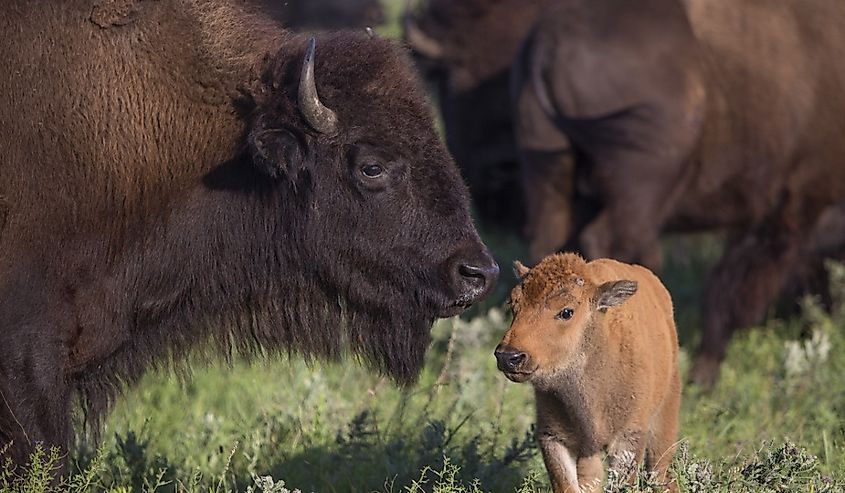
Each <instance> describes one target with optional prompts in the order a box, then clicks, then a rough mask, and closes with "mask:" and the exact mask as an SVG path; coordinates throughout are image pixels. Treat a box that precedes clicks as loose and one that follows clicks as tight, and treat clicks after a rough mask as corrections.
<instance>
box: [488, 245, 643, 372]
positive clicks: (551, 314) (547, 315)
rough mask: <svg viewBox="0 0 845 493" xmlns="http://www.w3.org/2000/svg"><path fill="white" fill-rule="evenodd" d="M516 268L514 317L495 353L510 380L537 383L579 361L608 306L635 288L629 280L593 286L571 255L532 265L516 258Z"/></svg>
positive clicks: (584, 266) (582, 263)
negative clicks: (528, 265) (529, 265)
mask: <svg viewBox="0 0 845 493" xmlns="http://www.w3.org/2000/svg"><path fill="white" fill-rule="evenodd" d="M515 270H516V273H517V276H518V277H519V278H520V280H521V282H520V284H519V285H518V286H516V287H515V288H514V289H513V291H512V292H511V306H512V308H513V314H514V318H513V322H512V323H511V327H510V329H508V331H507V333H505V336H504V338H503V339H502V342H501V343H500V344H499V345H498V346H497V347H496V351H495V356H496V361H497V366H498V368H499V370H501V371H502V372H503V373H504V374H505V376H506V377H508V379H510V380H512V381H514V382H524V381H527V380H531V381H532V383H535V384H536V383H540V382H542V381H543V380H545V379H547V378H549V377H554V375H556V374H558V373H559V372H561V371H565V370H567V369H569V368H572V367H573V366H574V365H576V364H577V363H579V362H580V361H582V360H583V358H584V355H585V354H586V349H587V347H588V345H589V344H590V340H591V338H592V336H593V333H594V331H595V330H597V329H598V328H599V326H600V324H602V318H603V317H604V313H605V312H606V311H607V309H608V308H610V307H613V306H618V305H621V304H622V303H624V302H625V300H627V299H628V298H629V297H630V296H631V295H633V294H634V293H635V292H636V290H637V283H636V282H634V281H629V280H618V281H611V282H605V283H601V284H595V283H594V282H593V281H592V280H591V279H590V276H589V272H588V269H587V264H586V262H585V261H584V260H583V259H582V258H581V257H579V256H578V255H575V254H557V255H551V256H548V257H546V258H545V259H543V261H541V262H540V263H539V264H538V265H537V266H536V267H534V268H533V269H528V268H527V267H525V266H523V265H522V264H521V263H519V262H516V264H515Z"/></svg>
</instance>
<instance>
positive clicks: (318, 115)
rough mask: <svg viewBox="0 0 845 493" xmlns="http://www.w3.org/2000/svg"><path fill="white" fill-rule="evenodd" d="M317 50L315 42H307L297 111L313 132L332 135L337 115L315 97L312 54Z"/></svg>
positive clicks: (315, 84) (315, 87) (300, 78)
mask: <svg viewBox="0 0 845 493" xmlns="http://www.w3.org/2000/svg"><path fill="white" fill-rule="evenodd" d="M316 50H317V40H316V39H315V38H313V37H312V38H311V39H309V40H308V49H306V50H305V60H303V62H302V74H301V75H300V76H299V111H301V112H302V116H304V117H305V120H306V121H307V122H308V124H309V125H311V126H312V127H313V128H314V130H317V131H318V132H320V133H324V134H328V135H334V134H335V133H337V115H335V113H334V111H332V110H330V109H329V108H327V107H325V106H324V105H323V103H321V102H320V98H319V96H317V82H316V80H315V79H314V54H315V52H316Z"/></svg>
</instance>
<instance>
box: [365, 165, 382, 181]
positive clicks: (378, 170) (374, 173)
mask: <svg viewBox="0 0 845 493" xmlns="http://www.w3.org/2000/svg"><path fill="white" fill-rule="evenodd" d="M361 173H362V174H363V175H364V176H366V177H367V178H378V177H379V176H381V175H382V173H384V168H382V167H381V166H380V165H378V164H365V165H364V166H361Z"/></svg>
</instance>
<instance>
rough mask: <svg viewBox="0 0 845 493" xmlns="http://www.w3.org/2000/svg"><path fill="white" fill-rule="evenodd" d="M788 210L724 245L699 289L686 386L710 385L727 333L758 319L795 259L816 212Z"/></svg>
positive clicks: (728, 337)
mask: <svg viewBox="0 0 845 493" xmlns="http://www.w3.org/2000/svg"><path fill="white" fill-rule="evenodd" d="M788 205H789V204H786V205H785V206H784V207H783V210H781V211H778V213H777V214H776V215H775V217H774V219H773V220H770V221H766V222H765V223H764V224H762V225H761V226H758V227H756V228H754V229H753V230H751V231H750V232H748V233H746V234H744V235H735V236H732V237H731V238H730V239H729V240H728V242H727V244H726V246H725V252H724V254H723V255H722V258H721V260H720V261H719V263H718V264H717V265H716V267H715V268H714V269H713V271H712V272H711V274H710V276H709V278H708V280H707V283H706V286H705V290H704V300H703V304H702V307H703V310H704V314H703V317H702V318H703V333H702V340H701V346H700V347H699V350H698V355H697V356H696V359H695V363H694V364H693V367H692V369H691V370H690V380H691V381H692V382H694V383H698V384H701V385H704V386H708V387H709V386H712V385H713V384H714V383H715V381H716V379H717V378H718V372H719V365H720V363H721V361H722V360H723V359H724V357H725V351H726V349H727V345H728V342H729V341H730V339H731V335H732V334H733V331H734V330H736V329H742V328H746V327H750V326H752V325H754V324H756V323H759V322H760V321H761V320H762V319H763V317H764V316H765V314H766V310H767V309H768V307H769V306H770V305H771V303H772V302H773V301H774V300H775V298H776V297H777V296H778V294H780V292H781V291H782V289H783V286H784V284H785V282H786V280H787V279H789V276H790V275H791V274H792V272H793V270H794V267H795V265H797V262H798V260H799V259H800V258H801V253H802V251H803V250H804V249H803V247H802V246H803V245H804V243H805V242H806V238H807V237H808V235H809V232H810V231H811V230H812V228H813V226H814V225H815V223H816V221H817V219H818V216H819V212H820V211H818V210H817V209H809V210H808V208H806V207H805V208H802V209H800V210H798V209H795V208H792V209H787V207H786V206H788ZM814 211H815V212H814Z"/></svg>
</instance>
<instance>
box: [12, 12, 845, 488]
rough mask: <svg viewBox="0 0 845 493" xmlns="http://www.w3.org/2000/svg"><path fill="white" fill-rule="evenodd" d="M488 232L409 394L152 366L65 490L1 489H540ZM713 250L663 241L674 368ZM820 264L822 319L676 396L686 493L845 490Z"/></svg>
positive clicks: (44, 458) (500, 251)
mask: <svg viewBox="0 0 845 493" xmlns="http://www.w3.org/2000/svg"><path fill="white" fill-rule="evenodd" d="M384 5H385V9H386V11H385V13H386V17H387V22H386V23H385V25H384V26H382V27H380V28H379V32H380V33H381V34H382V35H386V36H398V35H399V34H400V27H399V23H398V17H399V15H400V14H401V10H402V8H403V1H402V0H386V1H384ZM484 236H485V241H487V242H488V244H489V245H490V247H491V249H492V250H493V251H494V252H496V254H497V256H498V259H499V261H500V263H501V265H502V266H503V273H504V275H503V279H502V281H501V283H500V287H499V291H498V293H497V294H496V295H495V296H493V297H492V298H491V299H490V300H488V301H487V302H485V303H484V304H483V305H482V306H480V307H477V308H475V309H474V310H473V312H471V313H470V314H468V315H467V316H465V317H464V318H463V319H450V320H443V321H439V322H438V323H437V324H436V325H435V327H434V329H433V335H434V342H433V344H432V347H431V348H430V351H429V353H428V361H427V364H426V369H425V371H424V373H423V375H422V377H421V379H420V381H419V383H418V384H416V385H414V386H412V387H408V388H397V387H396V386H395V385H394V384H393V383H392V382H391V381H389V380H388V379H386V378H384V377H381V376H379V375H375V374H373V373H372V372H371V371H369V370H367V369H365V368H363V367H362V366H361V365H359V364H356V363H355V362H354V361H353V360H352V359H351V358H348V359H347V360H345V361H342V362H336V363H329V364H324V363H322V362H314V363H310V364H309V363H307V362H305V361H303V360H302V359H301V358H299V357H291V358H290V359H288V360H283V361H277V360H272V361H271V360H259V361H253V362H251V363H249V362H244V361H235V362H233V363H232V364H225V363H219V364H211V365H207V364H205V363H200V362H197V364H189V365H186V366H187V367H188V368H190V369H191V372H190V374H189V375H174V374H173V373H171V372H167V371H160V372H154V373H151V374H149V375H148V376H147V377H146V378H145V379H144V380H143V381H142V383H141V384H140V385H138V386H137V387H136V388H133V389H130V390H129V391H128V392H127V394H126V396H125V397H124V398H122V399H121V400H120V401H119V402H118V403H117V406H116V407H115V409H114V411H113V412H112V413H111V415H110V417H109V419H108V420H107V422H106V424H105V427H104V431H103V433H102V439H101V441H100V443H99V445H98V444H96V443H95V442H94V441H93V440H92V439H91V438H90V437H86V436H80V437H78V438H77V441H76V444H75V447H74V449H73V451H72V453H71V457H70V460H71V462H72V464H73V466H72V469H73V472H74V474H73V475H72V476H71V478H70V479H69V480H66V481H65V482H63V483H62V484H58V485H57V484H55V482H54V481H53V480H52V479H51V476H52V475H51V466H52V464H54V463H55V462H56V460H57V459H58V458H57V457H56V455H55V454H56V453H55V451H50V450H39V452H38V453H37V457H35V460H34V462H33V465H32V466H31V467H30V469H28V470H26V471H16V472H14V473H13V472H12V471H11V470H10V468H9V467H8V465H7V467H6V468H4V469H2V470H0V492H4V493H6V492H9V493H11V492H24V491H25V492H36V491H54V490H55V491H59V490H71V491H78V492H82V491H104V490H107V491H115V492H129V491H214V492H222V491H265V492H271V491H272V492H278V493H281V492H286V491H289V490H291V491H292V490H294V488H298V489H300V490H302V491H306V492H307V491H315V492H371V491H375V492H422V491H435V492H459V491H460V492H463V491H467V492H475V491H520V492H535V491H549V487H548V482H547V479H546V473H545V469H544V467H543V464H542V459H541V457H540V455H539V452H538V450H537V449H536V446H535V444H534V440H533V435H532V423H533V422H534V409H533V397H532V392H531V389H530V387H529V386H528V385H517V384H513V383H510V382H508V381H507V380H506V379H505V378H504V377H503V376H502V375H501V374H500V373H499V372H498V371H497V370H496V366H495V360H494V358H493V356H492V352H493V348H494V347H495V345H496V344H497V342H498V341H499V339H500V338H501V336H502V334H503V333H504V331H505V330H506V329H507V327H508V323H509V317H510V314H509V312H508V309H507V305H506V296H507V292H508V291H509V289H510V287H512V286H513V278H512V277H509V276H510V275H511V274H510V269H509V268H508V266H509V265H510V263H511V261H512V260H514V259H516V258H524V256H525V246H524V245H523V244H522V243H521V242H520V240H518V239H517V238H515V237H510V236H503V235H501V234H494V233H487V234H485V235H484ZM719 245H720V242H719V239H718V238H715V237H713V236H695V237H689V236H687V237H683V238H680V237H678V238H667V239H666V240H665V241H664V245H663V246H664V250H665V252H666V259H665V269H664V272H663V278H664V281H665V282H666V284H667V286H668V287H669V289H670V291H671V293H672V295H673V297H674V301H675V306H676V319H677V322H678V327H679V331H680V333H681V343H682V363H683V365H684V370H686V367H687V366H688V355H689V353H690V350H691V348H693V347H695V343H696V342H697V341H696V339H697V337H698V325H699V315H698V313H699V312H698V300H699V299H700V292H701V287H702V284H703V276H704V273H705V272H706V270H707V269H708V268H709V267H710V266H711V265H712V264H713V262H715V260H716V259H717V258H718V256H719V253H720V247H719ZM829 268H830V270H831V278H832V281H831V282H832V293H833V296H834V307H833V310H832V311H831V312H828V311H825V310H823V309H822V308H821V307H820V305H819V303H817V302H816V301H814V300H813V299H811V298H807V299H806V300H805V301H804V302H803V304H802V305H801V307H800V309H798V310H787V311H786V312H784V313H773V314H772V316H770V317H769V320H768V322H767V323H766V324H765V325H764V326H761V327H758V328H755V329H753V330H749V331H745V332H742V333H740V334H738V336H737V337H736V338H735V339H734V340H733V342H732V345H731V348H730V351H729V355H728V358H727V360H726V362H725V364H724V366H723V369H722V377H721V380H720V381H719V383H718V384H717V386H716V387H715V388H714V389H713V390H712V391H710V392H703V391H701V390H700V389H697V388H692V387H690V388H686V389H685V391H684V399H683V407H682V411H681V418H682V427H681V433H680V443H681V445H680V450H679V453H678V456H677V458H676V461H675V464H674V471H675V475H676V477H677V478H678V482H679V484H680V486H681V489H682V491H691V492H697V491H702V492H703V491H724V492H734V491H749V492H751V491H755V492H756V491H773V492H774V491H819V492H823V491H845V483H843V478H845V475H843V474H842V471H845V428H843V419H842V417H843V416H845V379H843V378H842V376H843V374H845V335H843V333H842V327H843V325H845V267H843V266H842V265H836V264H831V265H830V266H829ZM197 359H198V360H199V359H200V358H197ZM607 490H608V491H662V489H661V488H660V487H659V486H656V485H653V484H651V482H650V481H649V478H648V477H647V475H644V474H641V475H640V476H639V478H638V484H636V485H633V486H627V485H621V484H619V483H618V482H616V481H615V480H614V478H609V482H608V486H607Z"/></svg>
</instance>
